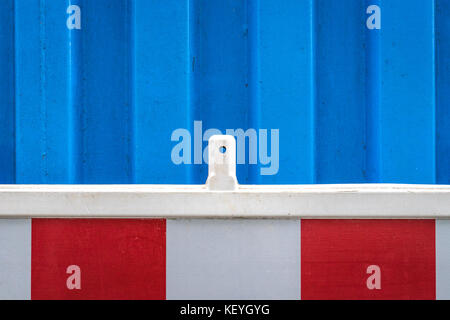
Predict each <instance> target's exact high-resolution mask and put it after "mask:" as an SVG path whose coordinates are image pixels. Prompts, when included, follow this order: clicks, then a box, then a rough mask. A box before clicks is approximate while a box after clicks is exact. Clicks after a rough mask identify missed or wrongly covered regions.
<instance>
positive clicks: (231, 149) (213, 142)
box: [206, 135, 238, 191]
mask: <svg viewBox="0 0 450 320" xmlns="http://www.w3.org/2000/svg"><path fill="white" fill-rule="evenodd" d="M208 159H209V165H208V180H207V181H206V185H207V187H208V189H209V190H216V191H230V190H237V188H238V182H237V179H236V140H235V139H234V137H232V136H224V135H217V136H212V137H211V138H210V139H209V144H208Z"/></svg>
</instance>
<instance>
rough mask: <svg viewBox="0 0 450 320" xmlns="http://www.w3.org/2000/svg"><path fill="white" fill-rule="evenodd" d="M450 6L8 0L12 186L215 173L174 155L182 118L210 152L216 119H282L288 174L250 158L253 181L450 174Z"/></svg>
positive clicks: (1, 137) (379, 1)
mask: <svg viewBox="0 0 450 320" xmlns="http://www.w3.org/2000/svg"><path fill="white" fill-rule="evenodd" d="M373 4H376V5H379V6H380V8H381V14H382V19H381V30H368V29H367V27H366V19H367V18H368V16H369V15H368V14H367V13H366V9H367V7H368V6H369V5H373ZM69 5H79V6H80V7H81V10H82V14H81V19H82V20H81V21H82V22H81V23H82V24H81V25H82V28H81V30H76V29H74V30H68V29H67V27H66V20H67V18H68V16H69V15H68V14H67V13H66V10H67V7H68V6H69ZM449 16H450V5H449V3H448V1H445V0H434V1H423V0H410V1H408V3H407V4H406V3H405V1H403V0H373V1H372V0H358V1H355V0H341V1H335V0H304V1H296V0H285V1H271V0H189V1H188V0H186V1H184V0H167V1H164V2H161V1H158V0H3V1H1V4H0V24H1V26H0V27H1V28H0V66H1V67H0V69H1V70H2V72H1V74H0V80H1V83H2V86H1V89H0V109H1V110H0V111H1V116H0V125H1V128H2V131H1V132H0V147H1V153H0V183H50V184H53V183H101V184H103V183H204V181H205V179H206V175H207V167H206V165H205V164H204V163H203V164H190V165H175V164H174V163H173V162H172V161H171V152H172V148H173V147H174V146H175V145H176V142H173V141H171V135H172V132H173V131H174V130H176V129H178V128H186V129H188V130H190V132H191V134H192V141H191V146H192V150H191V155H192V157H191V158H192V161H194V156H195V150H194V145H195V144H199V143H200V144H201V146H202V147H203V148H204V147H206V142H205V141H201V140H200V139H201V137H198V136H197V140H195V139H194V136H193V135H194V121H202V125H203V132H204V131H205V130H207V129H211V128H217V129H220V130H221V131H225V129H238V128H242V129H243V130H244V131H245V130H247V129H249V128H254V129H256V130H258V129H268V130H270V129H279V139H280V155H279V158H280V161H279V170H278V173H277V174H276V175H261V174H260V173H261V169H262V168H264V167H265V165H263V164H261V163H259V164H254V165H249V164H248V156H249V154H248V152H247V154H246V156H247V164H242V165H239V166H238V170H237V173H238V179H239V181H240V182H241V183H264V184H287V183H371V182H395V183H443V184H449V183H450V99H449V97H450V94H449V92H450V90H449V85H450V82H449V80H450V77H449V68H450V50H449V47H450V31H449V30H450V25H449V19H448V17H449ZM269 136H270V131H269ZM269 153H270V152H269ZM196 158H197V160H199V158H200V159H201V154H197V157H196ZM202 162H203V161H202Z"/></svg>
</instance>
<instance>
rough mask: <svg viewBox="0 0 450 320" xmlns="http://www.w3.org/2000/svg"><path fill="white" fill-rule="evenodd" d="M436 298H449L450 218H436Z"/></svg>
mask: <svg viewBox="0 0 450 320" xmlns="http://www.w3.org/2000/svg"><path fill="white" fill-rule="evenodd" d="M436 299H437V300H449V299H450V220H436Z"/></svg>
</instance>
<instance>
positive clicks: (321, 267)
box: [0, 219, 450, 299]
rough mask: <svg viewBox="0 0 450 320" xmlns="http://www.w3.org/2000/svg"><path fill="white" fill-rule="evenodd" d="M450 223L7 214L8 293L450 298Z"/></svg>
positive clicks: (3, 268) (3, 291)
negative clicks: (16, 217) (9, 217)
mask: <svg viewBox="0 0 450 320" xmlns="http://www.w3.org/2000/svg"><path fill="white" fill-rule="evenodd" d="M449 270H450V221H441V220H438V221H434V220H302V221H300V220H164V219H156V220H152V219H147V220H136V219H128V220H112V219H111V220H110V219H106V220H95V219H79V220H76V219H32V220H0V298H2V299H30V298H31V299H436V298H437V299H449V298H450V272H449Z"/></svg>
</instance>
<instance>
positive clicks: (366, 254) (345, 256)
mask: <svg viewBox="0 0 450 320" xmlns="http://www.w3.org/2000/svg"><path fill="white" fill-rule="evenodd" d="M301 248H302V253H301V268H302V269H301V273H302V276H301V291H302V299H435V297H436V281H435V278H436V275H435V270H436V268H435V265H436V262H435V261H436V260H435V221H434V220H302V224H301ZM370 266H375V267H372V268H371V269H370V268H369V267H370ZM376 266H378V267H379V268H380V275H381V276H380V283H381V289H377V288H374V282H373V281H375V280H376V279H375V278H374V277H375V276H376V274H377V273H378V272H377V271H376V270H374V268H375V269H376ZM368 268H369V270H368ZM370 276H373V277H372V278H371V280H373V281H370V284H371V285H370V287H371V288H372V289H371V290H370V289H369V288H368V285H367V279H368V278H369V277H370Z"/></svg>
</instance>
